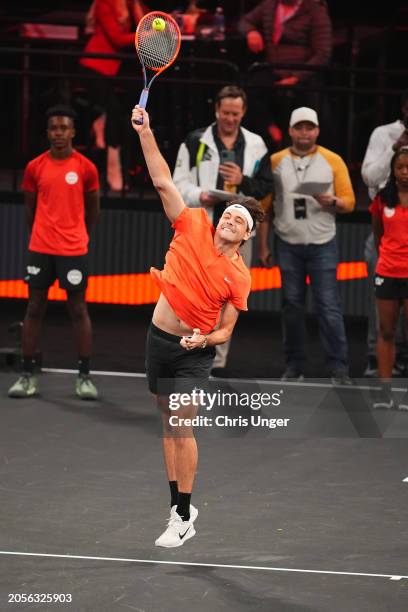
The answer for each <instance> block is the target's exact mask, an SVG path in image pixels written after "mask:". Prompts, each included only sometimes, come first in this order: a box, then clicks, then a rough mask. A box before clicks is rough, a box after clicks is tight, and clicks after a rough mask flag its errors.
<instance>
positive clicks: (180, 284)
mask: <svg viewBox="0 0 408 612" xmlns="http://www.w3.org/2000/svg"><path fill="white" fill-rule="evenodd" d="M172 227H173V228H174V229H175V230H176V231H175V234H174V237H173V240H172V241H171V244H170V247H169V250H168V251H167V254H166V261H165V265H164V269H163V270H162V271H160V270H156V269H155V268H151V270H150V271H151V274H152V276H153V278H154V279H155V280H156V282H157V284H158V285H159V287H160V290H161V291H162V293H163V295H164V296H165V298H166V299H167V301H168V302H169V304H170V305H171V307H172V308H173V310H174V312H175V313H176V315H177V317H179V318H180V319H181V320H182V321H184V322H185V323H187V324H188V325H189V326H190V327H191V328H194V327H198V328H199V329H200V330H201V332H202V333H204V334H208V333H209V332H211V331H212V330H213V329H214V327H215V325H216V324H217V321H218V319H219V316H220V311H221V308H222V306H223V305H224V304H225V303H226V302H231V304H233V305H234V306H235V307H236V308H238V309H239V310H248V307H247V299H248V295H249V292H250V289H251V275H250V273H249V270H248V268H247V267H246V265H245V264H244V262H243V259H242V257H241V255H240V254H239V253H238V254H237V256H236V257H234V258H233V259H230V258H229V257H226V256H225V255H223V254H222V253H220V252H219V251H218V250H217V249H216V248H215V246H214V233H215V229H214V227H213V225H212V223H211V221H210V220H209V218H208V215H207V213H206V211H205V210H204V209H203V208H187V207H186V208H184V209H183V211H182V212H181V213H180V215H179V216H178V217H177V219H176V221H175V222H174V223H173V226H172Z"/></svg>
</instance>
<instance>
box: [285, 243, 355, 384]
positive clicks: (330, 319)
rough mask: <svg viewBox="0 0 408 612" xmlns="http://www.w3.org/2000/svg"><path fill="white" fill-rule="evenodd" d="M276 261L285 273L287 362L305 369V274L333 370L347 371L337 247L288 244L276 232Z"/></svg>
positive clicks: (331, 245)
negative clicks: (338, 279) (337, 273)
mask: <svg viewBox="0 0 408 612" xmlns="http://www.w3.org/2000/svg"><path fill="white" fill-rule="evenodd" d="M275 248H276V255H277V261H278V264H279V266H280V270H281V275H282V298H283V309H282V316H283V340H284V349H285V357H286V362H287V365H289V366H293V367H294V368H296V369H299V370H300V371H302V370H303V367H304V362H305V317H304V310H305V299H306V277H307V276H309V278H310V287H311V290H312V294H313V298H314V303H315V306H316V313H317V317H318V323H319V332H320V339H321V342H322V345H323V349H324V351H325V354H326V363H327V367H328V369H329V371H330V373H332V374H333V373H340V372H347V370H348V358H347V339H346V332H345V328H344V320H343V315H342V312H341V307H340V296H339V291H338V286H337V279H336V270H337V247H336V240H335V238H333V239H332V240H330V241H329V242H327V243H325V244H308V245H303V244H289V243H288V242H285V241H284V240H281V239H280V238H279V237H277V236H276V240H275Z"/></svg>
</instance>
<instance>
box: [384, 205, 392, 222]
mask: <svg viewBox="0 0 408 612" xmlns="http://www.w3.org/2000/svg"><path fill="white" fill-rule="evenodd" d="M384 215H385V216H386V217H387V219H390V218H391V217H393V216H394V215H395V208H388V206H384Z"/></svg>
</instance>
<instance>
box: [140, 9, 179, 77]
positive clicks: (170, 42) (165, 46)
mask: <svg viewBox="0 0 408 612" xmlns="http://www.w3.org/2000/svg"><path fill="white" fill-rule="evenodd" d="M156 16H157V15H155V14H152V15H149V16H148V19H145V20H144V22H143V24H142V23H140V24H139V25H140V26H141V27H139V28H138V34H137V45H136V48H137V52H138V54H139V57H140V60H141V61H142V62H143V63H144V65H145V66H146V67H147V68H150V69H151V70H159V69H160V68H164V67H165V66H167V65H168V64H169V63H170V62H171V61H172V60H173V59H174V57H175V55H176V54H177V51H178V47H179V33H178V30H177V28H176V27H175V25H174V23H173V21H172V20H171V21H170V20H167V19H166V18H165V17H163V15H161V18H162V19H163V20H164V22H165V25H166V27H165V28H164V30H154V29H153V20H154V19H155V17H156Z"/></svg>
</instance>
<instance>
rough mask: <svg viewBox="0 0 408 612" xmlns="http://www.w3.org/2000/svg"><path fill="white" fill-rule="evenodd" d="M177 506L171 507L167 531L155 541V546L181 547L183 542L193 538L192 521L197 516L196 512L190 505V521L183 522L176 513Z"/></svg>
mask: <svg viewBox="0 0 408 612" xmlns="http://www.w3.org/2000/svg"><path fill="white" fill-rule="evenodd" d="M176 508H177V506H173V507H172V509H171V511H170V518H169V522H168V523H167V529H166V531H164V532H163V533H162V534H161V536H160V537H159V538H157V540H156V541H155V545H156V546H163V547H164V548H176V547H177V546H183V544H184V542H186V541H187V540H189V539H190V538H192V537H193V536H195V534H196V531H195V529H194V525H193V523H194V521H195V520H196V518H197V516H198V510H197V508H196V507H195V506H193V505H192V504H191V505H190V520H189V521H183V519H182V518H181V516H180V515H179V514H177V512H176Z"/></svg>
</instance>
